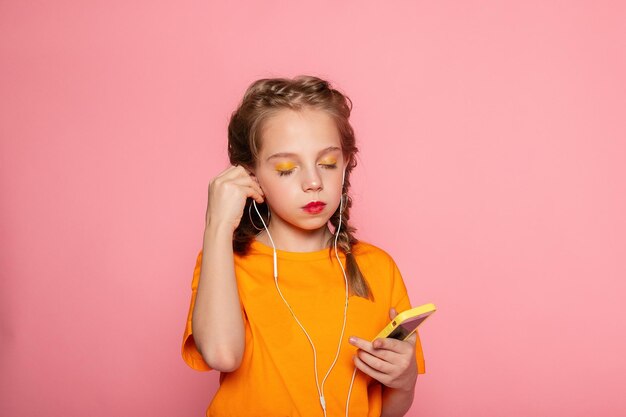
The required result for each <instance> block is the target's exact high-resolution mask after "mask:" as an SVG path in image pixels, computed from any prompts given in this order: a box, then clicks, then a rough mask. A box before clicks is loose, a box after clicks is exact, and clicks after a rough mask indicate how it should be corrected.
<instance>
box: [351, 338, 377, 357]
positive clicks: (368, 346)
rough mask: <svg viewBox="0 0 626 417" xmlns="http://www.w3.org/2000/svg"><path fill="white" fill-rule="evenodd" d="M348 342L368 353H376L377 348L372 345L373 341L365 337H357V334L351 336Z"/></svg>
mask: <svg viewBox="0 0 626 417" xmlns="http://www.w3.org/2000/svg"><path fill="white" fill-rule="evenodd" d="M348 342H349V343H350V344H351V345H352V346H356V347H357V348H359V349H361V350H364V351H366V352H368V353H374V351H375V349H374V347H373V346H372V343H371V342H369V341H367V340H365V339H361V338H360V337H356V336H350V338H349V339H348Z"/></svg>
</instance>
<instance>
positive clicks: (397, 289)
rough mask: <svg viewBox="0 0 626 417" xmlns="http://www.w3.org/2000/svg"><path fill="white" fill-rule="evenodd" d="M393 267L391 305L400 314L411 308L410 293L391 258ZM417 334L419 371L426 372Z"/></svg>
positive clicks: (416, 347) (416, 357)
mask: <svg viewBox="0 0 626 417" xmlns="http://www.w3.org/2000/svg"><path fill="white" fill-rule="evenodd" d="M391 268H392V273H391V274H392V277H393V283H392V285H393V288H392V291H391V306H392V307H393V308H395V309H396V312H397V313H398V314H400V313H402V312H403V311H405V310H409V309H410V308H411V301H410V300H409V294H408V292H407V290H406V286H405V285H404V280H403V279H402V275H401V274H400V270H399V269H398V266H397V265H396V263H395V262H394V261H393V260H391ZM415 334H416V335H417V339H416V340H415V360H416V361H417V372H418V373H420V374H423V373H425V372H426V363H425V361H424V352H423V350H422V343H421V341H420V336H419V333H418V332H417V331H415Z"/></svg>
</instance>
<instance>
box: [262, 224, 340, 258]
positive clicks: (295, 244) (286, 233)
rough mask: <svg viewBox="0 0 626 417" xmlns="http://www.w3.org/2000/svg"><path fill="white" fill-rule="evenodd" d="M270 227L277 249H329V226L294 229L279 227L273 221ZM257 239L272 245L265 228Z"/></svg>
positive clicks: (289, 250)
mask: <svg viewBox="0 0 626 417" xmlns="http://www.w3.org/2000/svg"><path fill="white" fill-rule="evenodd" d="M272 226H274V227H272ZM268 228H269V231H270V234H271V235H272V239H273V240H274V244H275V245H276V249H277V250H283V251H286V252H316V251H320V250H322V249H327V248H328V241H329V239H330V238H331V237H332V233H331V232H330V230H328V226H324V227H321V228H319V229H316V230H294V229H284V228H277V227H276V226H275V225H274V223H271V224H270V225H269V226H268ZM256 240H258V241H259V242H261V243H263V244H264V245H266V246H270V247H271V246H272V242H271V241H270V239H269V237H268V235H267V231H265V230H263V231H262V232H261V233H259V234H258V235H257V237H256Z"/></svg>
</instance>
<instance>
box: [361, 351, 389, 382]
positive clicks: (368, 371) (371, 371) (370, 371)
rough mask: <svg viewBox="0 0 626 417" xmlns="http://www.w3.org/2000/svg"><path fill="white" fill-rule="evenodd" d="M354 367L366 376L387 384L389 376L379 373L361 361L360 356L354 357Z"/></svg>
mask: <svg viewBox="0 0 626 417" xmlns="http://www.w3.org/2000/svg"><path fill="white" fill-rule="evenodd" d="M354 366H356V367H357V369H358V370H359V371H361V372H363V373H364V374H365V375H369V376H371V377H372V378H374V379H375V380H377V381H378V382H380V383H382V384H384V383H385V382H387V375H385V374H384V373H382V372H379V371H377V370H376V369H374V368H372V367H370V366H369V365H368V364H366V363H365V362H363V361H362V360H361V359H359V357H358V356H354Z"/></svg>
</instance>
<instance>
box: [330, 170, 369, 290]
mask: <svg viewBox="0 0 626 417" xmlns="http://www.w3.org/2000/svg"><path fill="white" fill-rule="evenodd" d="M346 181H347V180H346ZM347 182H348V187H349V181H347ZM344 197H345V198H346V201H345V203H344V210H343V213H342V214H341V230H340V231H339V237H338V238H337V246H339V247H340V248H341V250H342V251H343V252H344V253H345V254H346V275H347V277H348V287H349V288H350V293H351V294H353V295H356V296H359V297H363V298H368V299H370V300H372V301H373V300H374V296H373V294H372V292H371V290H370V287H369V285H368V284H367V280H366V279H365V277H364V276H363V274H362V273H361V269H360V268H359V265H358V264H357V262H356V258H355V257H354V255H353V254H352V245H354V244H356V243H358V240H357V238H356V237H355V236H354V232H355V231H356V228H355V227H353V226H351V225H350V224H349V223H348V222H349V220H350V207H351V206H352V198H351V197H350V196H349V195H348V194H343V195H342V198H344ZM330 224H332V225H333V227H334V228H335V230H337V227H338V226H339V209H337V211H336V212H335V213H334V214H333V216H332V217H331V218H330ZM334 239H335V238H334V236H333V237H331V241H334ZM331 253H332V245H331Z"/></svg>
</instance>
